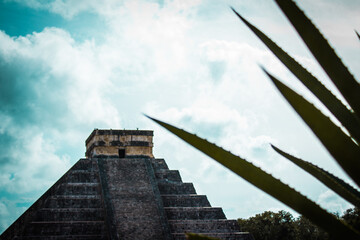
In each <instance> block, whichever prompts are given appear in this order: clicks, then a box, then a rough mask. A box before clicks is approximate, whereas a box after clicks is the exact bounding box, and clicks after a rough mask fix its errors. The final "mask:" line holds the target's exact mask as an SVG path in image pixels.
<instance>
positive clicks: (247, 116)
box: [0, 0, 337, 228]
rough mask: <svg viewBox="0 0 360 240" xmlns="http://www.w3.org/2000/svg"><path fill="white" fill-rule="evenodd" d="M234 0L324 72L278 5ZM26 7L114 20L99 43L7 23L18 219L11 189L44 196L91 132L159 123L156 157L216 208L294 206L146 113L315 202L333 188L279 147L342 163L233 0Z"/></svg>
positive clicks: (6, 71) (7, 104)
mask: <svg viewBox="0 0 360 240" xmlns="http://www.w3.org/2000/svg"><path fill="white" fill-rule="evenodd" d="M18 2H19V3H20V1H18ZM230 2H231V1H230ZM231 3H233V5H234V7H235V8H236V7H238V8H237V9H240V10H241V11H245V12H246V14H248V15H247V16H249V17H250V18H251V19H254V21H255V22H257V23H264V22H265V27H266V29H267V32H270V33H272V32H274V35H275V36H274V38H275V39H276V40H277V39H278V37H279V36H280V42H281V41H283V42H285V44H286V46H287V44H289V45H290V46H289V49H290V50H291V52H292V53H293V52H294V53H295V54H294V55H295V57H296V58H297V59H300V61H301V62H302V63H304V65H306V66H307V67H309V68H310V69H311V70H314V71H315V72H319V70H318V68H316V67H314V66H315V65H316V64H315V62H314V60H313V59H312V58H311V57H309V56H308V55H306V54H305V55H304V54H302V52H303V50H299V48H298V46H297V45H296V44H297V43H298V42H296V44H295V43H294V44H293V41H292V39H293V38H292V37H294V36H295V35H294V36H288V35H284V33H285V32H286V33H287V29H288V28H290V26H288V25H289V24H288V23H287V22H285V23H284V22H283V20H284V19H280V18H277V17H274V18H272V17H270V18H267V16H270V15H271V14H272V15H273V13H272V11H273V10H274V8H275V6H273V5H274V4H272V5H271V4H269V3H268V2H267V1H261V3H262V4H260V5H259V8H260V10H261V11H264V15H261V14H259V13H258V11H259V10H256V11H255V10H254V6H253V5H247V3H246V2H238V1H234V2H231ZM20 4H26V5H27V6H29V7H31V8H33V9H37V10H44V11H50V12H52V13H55V14H59V15H61V16H63V17H64V18H66V19H67V21H69V24H70V25H71V19H72V18H74V17H75V16H77V15H79V14H81V13H84V12H91V13H95V14H97V15H98V16H100V18H101V19H102V20H104V22H105V23H106V28H104V29H96V31H97V32H98V34H100V35H101V36H102V39H103V40H102V41H101V42H96V41H94V40H92V39H85V40H82V41H76V40H75V39H74V37H73V35H71V34H70V33H69V32H70V31H68V30H67V29H60V28H54V27H48V28H45V29H44V30H43V31H41V32H34V33H32V34H29V35H27V36H21V37H10V36H8V35H7V34H6V33H4V32H2V31H0V43H1V44H0V72H1V75H0V84H1V86H2V87H1V88H0V106H1V107H0V121H1V123H2V125H1V126H0V150H1V154H0V164H1V168H0V169H1V170H0V191H2V192H5V193H4V195H3V196H2V203H3V205H5V207H6V209H7V210H6V211H7V212H9V213H10V215H12V216H13V215H14V214H15V215H16V214H17V215H19V214H20V213H21V211H23V209H24V207H23V206H22V205H21V204H20V205H21V206H22V207H20V205H19V207H17V205H16V204H13V203H12V201H10V200H9V199H10V195H11V194H12V195H16V196H17V197H18V199H20V200H21V201H19V202H27V201H28V200H26V201H25V200H24V199H31V200H29V201H28V202H31V201H33V200H35V199H36V198H37V197H38V196H39V194H40V193H41V192H42V191H45V190H46V188H47V187H48V186H50V185H51V183H53V182H54V181H55V180H56V179H57V178H58V177H59V176H60V175H61V174H62V173H64V171H65V170H66V169H67V168H69V166H71V165H72V164H73V163H74V162H75V161H76V160H77V159H78V158H80V157H81V156H83V152H84V149H82V148H83V145H84V140H85V139H86V137H87V136H88V134H89V133H90V132H91V130H92V129H93V128H128V129H133V128H137V127H139V128H148V129H154V130H155V148H154V152H155V156H157V157H165V158H166V160H167V162H168V165H169V166H170V168H172V169H180V171H181V173H182V177H183V179H184V181H191V182H195V187H196V188H197V190H198V192H199V193H203V194H208V196H209V198H210V200H211V201H214V205H218V206H225V208H226V209H231V213H229V215H228V217H232V218H236V217H240V216H245V215H246V216H249V215H251V214H252V213H255V212H256V211H258V212H260V211H264V210H266V208H268V209H270V208H276V209H280V208H283V207H284V206H283V205H281V204H280V203H278V202H276V201H274V200H273V199H272V198H271V197H268V196H266V195H265V194H263V193H261V191H259V190H257V189H255V188H254V187H253V186H251V185H250V184H247V183H246V182H245V181H243V180H241V179H240V178H238V177H237V176H235V175H234V174H233V173H231V172H230V171H228V170H226V169H224V168H223V167H222V166H220V165H219V164H217V163H215V162H213V161H212V160H211V159H209V158H207V157H205V156H204V155H203V154H201V153H199V152H197V151H196V150H194V149H193V148H191V147H189V146H187V145H186V144H185V143H183V142H181V141H180V140H178V139H177V138H176V137H174V136H172V135H171V134H169V133H167V132H166V131H164V130H163V129H161V128H160V127H158V126H156V125H154V124H153V123H152V122H151V121H149V120H147V119H145V118H143V117H142V116H141V114H140V113H141V112H144V113H147V114H149V115H151V116H153V117H156V118H159V119H161V120H165V121H168V122H170V123H173V124H175V125H177V126H179V127H183V128H185V129H187V130H189V131H191V132H195V133H197V134H198V135H200V136H202V137H204V138H207V139H209V140H210V141H213V142H216V143H217V144H218V145H220V146H223V147H224V148H226V149H228V150H230V151H231V152H233V153H235V154H238V155H240V156H242V157H244V158H246V159H248V160H249V161H251V162H253V163H254V164H256V165H258V166H261V167H262V168H264V169H266V171H268V172H270V173H273V174H274V175H276V176H277V177H279V178H281V179H285V182H287V183H289V184H291V185H292V186H295V187H296V188H300V190H301V191H302V192H304V193H305V194H307V193H309V192H310V193H309V195H310V197H312V198H313V199H318V196H319V194H320V192H321V191H322V190H323V189H324V187H323V186H320V185H316V184H312V182H313V181H314V180H313V179H311V178H310V177H308V176H306V174H304V173H301V171H300V170H298V169H296V168H295V167H294V166H292V165H291V164H289V163H288V162H287V161H286V160H284V159H282V158H280V157H279V156H278V155H276V154H275V153H274V152H273V150H272V149H271V148H270V146H269V143H270V142H271V143H273V144H277V145H278V146H279V147H282V148H284V149H285V150H288V151H291V152H294V153H296V154H297V155H298V154H299V155H300V156H301V157H304V159H309V160H311V161H314V162H315V163H316V164H318V165H320V166H325V167H326V169H335V168H336V167H337V166H336V164H332V163H331V160H330V157H329V156H328V155H327V153H326V151H324V149H322V148H321V147H320V144H319V143H318V142H317V141H316V140H315V139H314V137H313V135H312V133H311V132H310V131H309V130H308V129H307V127H306V126H305V125H304V124H303V123H302V122H301V120H300V119H299V118H298V116H297V115H296V114H295V113H294V112H293V111H292V110H291V108H290V107H289V106H288V104H287V103H286V102H285V101H284V100H283V98H282V97H281V96H280V95H279V93H278V92H277V91H276V90H275V88H274V87H273V86H272V84H271V83H270V82H269V80H268V79H267V78H266V76H265V75H264V73H263V72H262V71H261V69H260V68H259V66H258V64H261V65H264V66H265V67H266V68H267V69H269V70H270V71H271V72H273V73H275V74H276V75H277V76H278V77H280V78H281V79H283V80H284V81H285V82H286V83H288V84H289V85H290V86H291V87H293V88H294V89H296V90H298V91H300V92H302V93H303V92H304V88H301V87H300V86H299V84H298V83H297V82H296V81H294V79H293V77H292V76H291V74H289V72H287V71H286V70H285V68H284V66H282V65H281V64H280V63H279V62H278V60H276V59H275V58H274V56H272V54H270V53H269V51H268V50H267V49H265V47H263V46H262V45H261V43H260V42H259V41H258V40H257V39H256V41H255V38H254V36H253V35H252V33H251V32H250V31H249V30H248V29H246V28H245V27H244V26H243V25H241V23H239V22H238V19H237V18H236V17H235V16H233V14H232V13H231V10H230V9H228V8H227V6H223V5H222V7H221V9H220V7H219V3H218V2H212V3H211V4H210V5H208V4H206V3H205V2H204V1H181V0H180V1H163V2H161V1H159V2H157V1H115V0H106V1H101V2H100V1H92V0H91V1H76V3H74V1H66V0H55V1H47V2H43V1H38V0H33V1H25V2H23V1H21V3H20ZM270 5H271V6H270ZM212 6H215V7H216V8H212ZM217 7H219V8H217ZM276 11H278V10H276ZM276 13H279V11H278V12H276ZM260 15H261V16H260ZM272 15H271V16H272ZM264 16H266V17H264ZM269 19H270V20H269ZM260 26H261V25H260ZM284 26H287V27H288V28H287V27H284ZM296 37H297V36H296ZM294 38H295V37H294ZM295 45H296V47H294V46H295ZM306 96H307V95H306ZM79 146H81V147H79ZM319 149H320V150H319ZM214 189H215V190H214ZM219 189H220V190H221V194H219V193H218V191H216V190H219ZM233 189H240V190H239V191H234V190H233ZM34 192H36V194H37V195H36V194H35V193H34ZM22 193H23V194H22ZM25 193H26V194H25ZM221 196H227V197H225V199H224V198H223V197H221ZM234 199H235V200H234ZM324 199H325V200H324V201H325V202H326V201H327V198H324ZM329 201H330V202H332V201H333V200H329ZM336 201H337V200H336V199H334V201H333V202H336ZM329 207H330V208H331V206H329ZM244 208H246V209H244ZM1 209H2V210H1ZM4 209H5V208H4V206H2V207H1V206H0V211H3V212H5V210H4ZM241 214H244V215H241ZM4 218H5V217H3V218H1V219H2V222H1V224H3V222H4V221H3V219H4ZM8 219H9V218H7V220H6V222H7V223H10V221H9V220H8ZM4 224H5V223H4ZM4 224H3V225H2V226H3V228H5V227H6V225H4Z"/></svg>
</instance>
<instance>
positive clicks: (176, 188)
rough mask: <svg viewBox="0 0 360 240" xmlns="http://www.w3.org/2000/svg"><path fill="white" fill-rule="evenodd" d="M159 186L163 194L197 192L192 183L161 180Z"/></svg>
mask: <svg viewBox="0 0 360 240" xmlns="http://www.w3.org/2000/svg"><path fill="white" fill-rule="evenodd" d="M158 187H159V191H160V194H161V195H165V194H166V195H169V194H173V195H179V194H196V191H195V188H194V185H193V184H192V183H178V182H159V183H158Z"/></svg>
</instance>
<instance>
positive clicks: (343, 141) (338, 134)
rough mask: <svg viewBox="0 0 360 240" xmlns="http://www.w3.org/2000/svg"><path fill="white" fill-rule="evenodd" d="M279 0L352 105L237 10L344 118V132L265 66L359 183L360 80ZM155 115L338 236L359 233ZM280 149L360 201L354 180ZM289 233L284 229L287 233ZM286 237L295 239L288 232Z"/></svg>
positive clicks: (295, 11)
mask: <svg viewBox="0 0 360 240" xmlns="http://www.w3.org/2000/svg"><path fill="white" fill-rule="evenodd" d="M275 1H276V3H277V4H278V6H279V7H280V8H281V10H282V11H283V13H284V14H285V15H286V17H287V18H288V19H289V20H290V22H291V24H292V25H293V26H294V28H295V29H296V31H297V32H298V33H299V35H300V37H301V38H302V39H303V41H304V42H305V44H306V45H307V47H308V48H309V50H310V51H311V53H312V54H313V56H314V57H315V58H316V60H317V61H318V63H319V64H320V65H321V67H322V68H323V70H324V71H325V72H326V73H327V75H328V76H329V78H330V79H331V81H332V82H333V83H334V84H335V86H336V87H337V88H338V90H339V92H340V93H341V94H342V96H343V97H344V98H345V100H346V101H347V103H348V105H349V106H350V107H351V109H348V108H347V107H346V104H343V103H342V102H341V101H340V100H338V98H337V97H336V96H334V95H333V94H332V93H331V92H330V91H329V90H328V89H327V88H326V87H325V86H324V85H323V84H322V83H321V82H320V81H319V80H317V79H316V78H315V77H314V76H312V74H311V73H309V72H308V71H307V70H306V69H305V68H303V67H302V66H301V65H300V64H299V63H297V62H296V61H295V60H294V59H293V58H292V57H291V56H289V55H288V54H287V53H286V52H285V51H283V50H282V49H281V48H280V47H278V46H277V45H276V44H275V43H274V42H273V41H271V40H270V38H268V37H267V36H266V35H265V34H263V33H262V32H261V31H260V30H258V29H257V28H256V27H254V26H253V25H252V24H251V23H249V22H248V21H247V20H245V19H244V18H243V17H242V16H240V14H238V13H237V12H236V11H235V10H233V11H234V12H235V14H236V15H237V16H238V17H239V18H240V19H241V20H242V21H243V22H244V23H245V24H246V25H247V26H248V27H249V28H250V29H251V30H252V31H253V32H254V33H255V34H256V35H257V36H258V37H259V38H260V40H261V41H263V42H264V43H265V45H266V46H268V47H269V49H270V50H271V51H272V52H273V53H274V54H275V55H276V56H277V57H278V58H279V59H280V61H282V62H283V64H284V65H285V66H286V67H287V68H288V69H289V70H290V71H291V72H293V74H294V75H295V76H296V77H297V78H298V79H299V81H300V82H302V83H303V84H304V85H305V86H306V87H307V88H308V89H309V90H310V91H311V92H312V93H313V94H314V95H315V96H316V97H317V98H318V99H319V100H320V101H321V102H322V103H323V104H324V105H325V106H326V107H327V108H328V109H329V110H330V112H331V113H332V114H333V115H334V116H335V117H336V118H337V119H338V120H339V122H340V123H341V124H342V126H343V129H346V131H347V133H348V134H349V135H348V134H347V133H345V132H344V131H343V129H342V128H341V127H339V126H337V125H336V124H334V123H333V122H332V121H331V120H330V118H328V117H327V116H325V115H324V114H323V113H322V112H321V111H320V110H319V109H317V108H316V107H315V106H314V105H313V104H311V103H310V102H308V101H307V100H306V99H305V98H303V97H302V96H300V95H299V94H298V93H296V92H295V91H293V90H292V89H290V88H289V87H287V86H286V85H285V84H283V83H282V82H281V81H280V80H278V79H277V78H276V77H274V76H273V75H272V74H270V73H269V72H268V71H266V70H265V69H264V68H263V70H264V72H265V73H266V74H267V75H268V77H269V78H270V79H271V81H272V82H273V83H274V85H275V86H276V88H277V89H278V90H279V91H280V93H281V94H282V95H283V96H284V97H285V99H286V100H287V101H288V102H289V104H290V105H291V106H292V107H293V108H294V110H295V111H296V112H297V113H298V114H299V116H300V117H301V118H302V119H303V120H304V121H305V123H306V124H307V125H308V126H309V127H310V129H311V130H312V131H313V133H314V134H315V136H316V137H317V138H318V139H319V140H320V141H321V143H322V144H323V145H324V147H325V148H326V149H327V150H328V151H329V153H330V154H331V155H332V156H333V158H334V160H335V161H337V163H338V164H339V165H340V166H341V167H342V168H343V170H344V171H345V172H346V173H347V174H348V175H349V176H350V177H351V178H352V180H354V182H355V183H356V184H357V185H358V186H360V174H359V172H360V162H359V160H360V147H359V142H360V97H359V96H360V84H359V83H358V82H357V81H356V80H355V78H354V77H353V75H352V74H351V73H350V72H349V71H348V69H347V68H346V67H345V65H344V64H343V63H342V61H341V59H340V58H339V57H338V56H337V55H336V54H335V51H334V50H333V49H332V48H331V46H330V45H329V43H328V42H327V40H326V39H325V38H324V37H323V36H322V34H321V33H320V31H319V30H318V29H317V28H316V27H315V26H314V25H313V24H312V22H311V21H310V20H309V19H308V18H307V17H306V16H305V14H304V13H303V12H302V11H301V10H300V9H299V8H298V7H297V6H296V4H295V3H294V2H293V1H292V0H275ZM151 119H152V120H154V121H155V122H157V123H158V124H160V125H161V126H163V127H164V128H166V129H167V130H169V131H170V132H172V133H174V134H175V135H176V136H178V137H180V138H181V139H183V140H184V141H186V142H188V143H189V144H191V145H192V146H194V147H195V148H197V149H198V150H200V151H202V152H203V153H205V154H206V155H208V156H210V157H211V158H213V159H214V160H216V161H218V162H219V163H221V164H222V165H224V166H225V167H227V168H229V169H230V170H231V171H233V172H234V173H236V174H238V175H239V176H241V177H242V178H244V179H245V180H247V181H248V182H250V183H251V184H253V185H254V186H256V187H258V188H260V189H261V190H263V191H264V192H266V193H268V194H269V195H271V196H273V197H275V198H276V199H278V200H279V201H281V202H283V203H285V204H286V205H287V206H289V207H291V208H292V209H294V210H295V211H297V212H298V213H300V214H301V215H303V216H304V217H306V218H307V219H309V220H310V221H311V222H313V223H315V224H316V225H317V226H319V227H321V228H322V229H324V230H326V231H327V232H328V233H329V234H330V235H331V236H332V237H334V238H337V239H359V238H360V233H359V231H357V230H355V229H354V228H353V227H351V226H350V225H352V226H357V225H356V224H355V223H354V224H350V225H348V224H346V223H345V222H344V221H343V220H341V219H339V218H337V217H336V216H334V215H333V214H330V213H328V212H327V211H325V210H324V209H322V208H321V207H319V206H318V205H317V204H316V203H314V202H312V201H311V200H309V199H308V198H306V197H305V196H303V195H301V194H300V193H299V192H297V191H295V190H294V189H292V188H290V187H289V186H288V185H286V184H284V183H282V182H281V181H280V180H278V179H276V178H274V177H272V176H271V175H270V174H268V173H266V172H265V171H263V170H262V169H260V168H258V167H256V166H254V165H253V164H251V163H250V162H248V161H246V160H245V159H243V158H240V157H238V156H235V155H233V154H231V153H230V152H228V151H225V150H224V149H222V148H220V147H218V146H216V145H215V144H212V143H210V142H208V141H206V140H204V139H202V138H200V137H197V136H196V135H194V134H191V133H188V132H186V131H184V130H181V129H179V128H176V127H174V126H172V125H170V124H167V123H164V122H162V121H159V120H156V119H153V118H151ZM275 150H276V151H277V152H279V153H280V154H281V155H283V156H285V157H286V158H288V159H289V160H291V161H292V162H294V163H296V164H297V165H301V167H302V168H303V169H304V170H305V171H307V172H309V173H310V174H312V175H313V176H315V177H316V178H318V179H319V180H321V181H322V182H323V183H324V184H326V185H327V186H328V187H330V188H332V189H333V190H334V191H336V192H337V193H338V194H340V195H341V196H343V197H344V198H345V199H346V200H348V201H350V202H352V203H353V204H355V205H356V206H358V207H359V197H358V191H357V190H355V189H353V188H352V187H351V186H350V185H348V184H346V183H345V182H344V181H342V180H341V179H339V178H337V177H335V176H333V175H331V174H327V172H326V171H325V170H323V169H321V168H319V167H317V166H314V165H310V164H309V163H308V162H305V161H303V160H301V159H298V158H294V157H293V156H291V155H289V154H286V153H285V152H283V151H281V150H279V149H275ZM290 156H291V157H290ZM298 160H299V161H298ZM300 160H301V161H300ZM339 180H340V181H339ZM335 185H337V186H335ZM349 214H350V213H349ZM351 214H353V212H351ZM270 218H271V219H272V218H274V219H276V217H275V216H274V215H271V216H270ZM284 218H285V217H284ZM343 219H345V218H343ZM287 220H288V222H289V224H290V222H291V218H288V219H287ZM274 221H275V220H274ZM306 221H307V220H303V219H301V222H300V223H301V224H303V225H302V226H305V224H306ZM349 222H351V221H349ZM300 223H299V224H300ZM276 231H277V230H276ZM314 231H315V230H314ZM280 232H281V231H280ZM310 232H311V231H310ZM286 234H287V233H286ZM286 234H285V233H284V235H286ZM287 238H290V239H293V238H292V237H289V236H288V237H287Z"/></svg>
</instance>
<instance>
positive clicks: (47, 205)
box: [14, 159, 108, 240]
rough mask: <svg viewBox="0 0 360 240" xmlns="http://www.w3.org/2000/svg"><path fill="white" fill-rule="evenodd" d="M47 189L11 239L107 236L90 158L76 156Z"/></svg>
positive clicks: (98, 184)
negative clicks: (23, 224)
mask: <svg viewBox="0 0 360 240" xmlns="http://www.w3.org/2000/svg"><path fill="white" fill-rule="evenodd" d="M49 191H50V193H49V194H44V195H45V196H43V197H42V198H45V199H43V201H42V204H41V206H38V209H37V211H36V212H35V213H34V214H33V216H32V217H31V219H30V221H28V223H27V224H26V225H25V227H24V228H23V229H22V234H21V236H17V237H15V238H14V239H81V240H85V239H86V240H90V239H108V237H107V236H108V234H107V229H106V224H105V209H104V205H103V199H102V191H101V186H100V181H99V175H98V169H97V164H96V163H95V162H94V161H91V160H89V159H80V160H79V161H78V162H77V163H76V164H75V165H74V166H73V167H72V168H71V169H70V170H69V171H68V172H67V173H66V174H65V175H64V176H63V177H62V178H61V179H60V180H59V181H58V182H57V183H56V184H54V186H53V187H51V188H50V190H49ZM47 195H49V196H47ZM39 200H42V199H39Z"/></svg>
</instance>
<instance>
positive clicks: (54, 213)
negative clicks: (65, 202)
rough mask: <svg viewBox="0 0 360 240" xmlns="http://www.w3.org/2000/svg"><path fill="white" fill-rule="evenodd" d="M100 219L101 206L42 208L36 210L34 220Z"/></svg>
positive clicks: (102, 212)
mask: <svg viewBox="0 0 360 240" xmlns="http://www.w3.org/2000/svg"><path fill="white" fill-rule="evenodd" d="M59 219H61V221H102V220H104V210H103V209H102V208H42V209H40V210H39V211H38V212H37V217H36V221H37V222H41V221H45V222H48V221H58V220H59Z"/></svg>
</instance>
